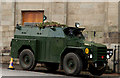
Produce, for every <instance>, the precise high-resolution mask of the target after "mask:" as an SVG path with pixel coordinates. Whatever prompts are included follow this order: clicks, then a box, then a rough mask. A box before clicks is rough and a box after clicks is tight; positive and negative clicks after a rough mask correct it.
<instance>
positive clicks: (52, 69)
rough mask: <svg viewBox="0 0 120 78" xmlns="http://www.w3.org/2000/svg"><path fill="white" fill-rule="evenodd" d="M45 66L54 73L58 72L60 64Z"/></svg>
mask: <svg viewBox="0 0 120 78" xmlns="http://www.w3.org/2000/svg"><path fill="white" fill-rule="evenodd" d="M45 65H46V68H47V70H48V71H52V72H54V71H56V70H57V69H58V67H59V64H54V63H46V64H45Z"/></svg>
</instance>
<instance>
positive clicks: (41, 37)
mask: <svg viewBox="0 0 120 78" xmlns="http://www.w3.org/2000/svg"><path fill="white" fill-rule="evenodd" d="M75 26H76V27H53V26H51V27H47V26H46V27H42V28H39V27H38V26H33V25H32V26H29V25H25V26H20V25H17V26H16V31H15V34H14V39H12V41H11V56H12V57H13V58H19V63H20V66H21V67H22V68H23V69H24V70H33V69H34V68H35V66H36V64H37V63H44V64H45V66H46V68H47V69H48V70H50V71H56V70H57V69H58V68H59V69H61V70H64V72H65V73H66V74H67V75H78V74H79V73H80V72H81V71H83V70H88V71H89V72H90V73H91V74H92V75H102V74H103V73H104V71H105V70H106V65H107V60H108V59H109V58H110V57H111V56H112V50H109V51H107V47H106V46H105V45H102V44H99V43H95V42H88V41H86V40H85V37H84V36H83V34H82V31H83V30H84V29H85V28H79V27H78V26H79V24H78V23H76V25H75Z"/></svg>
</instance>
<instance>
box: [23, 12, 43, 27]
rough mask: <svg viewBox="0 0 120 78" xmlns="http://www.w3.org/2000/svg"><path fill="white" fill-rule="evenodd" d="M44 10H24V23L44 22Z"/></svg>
mask: <svg viewBox="0 0 120 78" xmlns="http://www.w3.org/2000/svg"><path fill="white" fill-rule="evenodd" d="M43 15H44V11H22V25H24V23H25V22H27V23H42V22H43Z"/></svg>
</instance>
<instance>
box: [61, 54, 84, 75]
mask: <svg viewBox="0 0 120 78" xmlns="http://www.w3.org/2000/svg"><path fill="white" fill-rule="evenodd" d="M82 68H83V64H82V60H81V58H80V57H79V56H78V55H77V54H75V53H68V54H66V55H65V57H64V59H63V69H64V71H65V73H66V74H67V75H78V74H79V73H80V72H81V70H82Z"/></svg>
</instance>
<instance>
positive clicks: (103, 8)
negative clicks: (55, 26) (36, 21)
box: [0, 2, 120, 50]
mask: <svg viewBox="0 0 120 78" xmlns="http://www.w3.org/2000/svg"><path fill="white" fill-rule="evenodd" d="M36 10H39V11H44V15H46V16H47V21H56V22H60V23H63V24H67V25H69V26H74V24H75V22H79V23H81V26H83V27H85V28H86V30H85V31H84V34H85V37H86V39H87V40H89V41H95V42H98V43H103V44H105V45H107V47H108V48H114V45H118V44H119V43H120V23H119V20H120V3H119V2H2V3H0V20H1V21H0V50H2V49H3V48H4V47H9V48H10V41H11V39H12V38H13V36H14V30H15V25H16V23H18V24H22V11H36Z"/></svg>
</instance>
